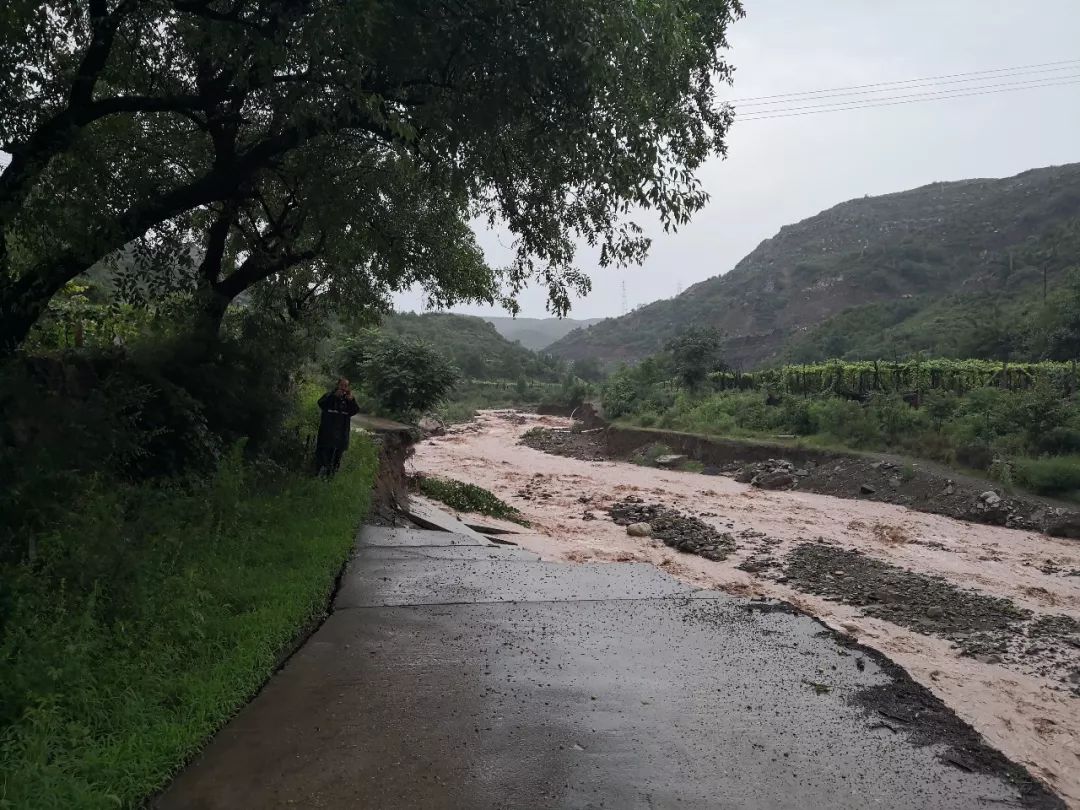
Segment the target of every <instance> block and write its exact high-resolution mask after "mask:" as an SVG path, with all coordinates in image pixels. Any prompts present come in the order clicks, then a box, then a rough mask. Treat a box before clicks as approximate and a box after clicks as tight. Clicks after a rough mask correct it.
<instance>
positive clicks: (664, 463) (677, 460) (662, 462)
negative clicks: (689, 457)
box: [656, 453, 686, 467]
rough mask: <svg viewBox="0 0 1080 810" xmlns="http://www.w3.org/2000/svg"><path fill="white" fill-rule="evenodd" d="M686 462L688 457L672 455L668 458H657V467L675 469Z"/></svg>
mask: <svg viewBox="0 0 1080 810" xmlns="http://www.w3.org/2000/svg"><path fill="white" fill-rule="evenodd" d="M684 461H686V456H683V455H679V454H678V453H672V454H671V455H667V456H657V457H656V466H657V467H674V466H675V465H676V464H682V463H683V462H684Z"/></svg>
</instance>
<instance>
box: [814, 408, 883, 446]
mask: <svg viewBox="0 0 1080 810" xmlns="http://www.w3.org/2000/svg"><path fill="white" fill-rule="evenodd" d="M810 414H811V418H812V423H813V425H814V427H815V431H814V432H815V433H820V434H822V435H823V436H825V437H826V438H828V439H830V440H832V441H835V442H839V443H841V444H845V445H849V446H851V447H862V448H869V447H874V446H875V445H879V444H880V443H881V432H880V426H879V425H878V422H877V420H875V419H874V418H873V416H872V415H871V414H870V412H869V410H868V409H867V408H864V407H863V406H862V405H860V404H859V403H857V402H851V401H850V400H846V399H837V398H832V397H830V398H828V399H819V400H814V401H813V403H812V405H811V406H810Z"/></svg>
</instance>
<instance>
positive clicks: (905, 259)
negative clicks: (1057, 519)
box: [547, 164, 1080, 367]
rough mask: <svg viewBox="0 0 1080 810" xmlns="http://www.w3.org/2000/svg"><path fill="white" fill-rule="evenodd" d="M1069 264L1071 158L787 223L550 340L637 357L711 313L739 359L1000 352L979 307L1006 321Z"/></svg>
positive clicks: (591, 352)
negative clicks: (615, 312) (692, 279)
mask: <svg viewBox="0 0 1080 810" xmlns="http://www.w3.org/2000/svg"><path fill="white" fill-rule="evenodd" d="M1072 266H1080V164H1070V165H1066V166H1054V167H1049V168H1044V169H1033V170H1030V171H1027V172H1024V173H1022V174H1019V175H1017V176H1016V177H1010V178H1007V179H1000V180H962V181H959V182H947V183H933V184H931V185H928V186H923V187H922V188H917V189H913V190H910V191H903V192H899V193H895V194H886V195H883V196H880V197H864V198H861V199H856V200H850V201H848V202H845V203H841V204H840V205H837V206H835V207H833V208H830V209H828V210H826V211H823V212H822V213H820V214H818V215H816V216H813V217H810V218H809V219H805V220H803V221H802V222H799V223H796V224H794V225H787V226H785V227H783V228H781V229H780V232H779V233H778V234H776V236H774V237H772V238H771V239H766V240H765V241H764V242H762V243H761V244H760V245H759V246H758V247H757V248H756V249H754V250H753V251H752V252H751V253H750V254H749V255H747V256H746V257H745V258H743V259H742V260H741V261H740V262H739V263H738V264H737V265H736V266H735V268H734V269H733V270H731V271H730V272H729V273H726V274H724V275H722V276H715V277H713V278H710V279H708V280H707V281H703V282H701V283H699V284H696V285H694V286H693V287H690V288H689V289H687V290H686V291H685V292H683V293H682V294H681V295H679V296H677V297H675V298H671V299H668V300H664V301H657V302H655V303H652V304H649V305H647V306H644V307H641V308H640V309H637V310H635V311H634V312H632V313H630V314H628V315H624V316H622V317H619V318H609V319H607V320H605V321H603V322H601V323H597V324H594V325H593V326H591V327H587V328H583V329H578V330H575V331H573V332H571V333H569V334H568V335H566V336H565V337H563V338H562V339H561V340H559V341H557V342H556V343H554V344H552V345H551V346H549V347H548V349H547V351H549V352H551V353H552V354H555V355H556V356H559V357H564V358H567V359H571V360H573V359H578V358H584V357H594V358H596V359H598V360H601V361H603V362H606V363H614V362H617V361H624V360H625V361H636V360H639V359H641V358H643V357H646V356H647V355H650V354H653V353H654V352H656V351H658V350H659V349H661V348H662V347H663V345H664V344H665V343H666V342H667V341H668V340H670V339H671V338H672V337H673V336H675V335H676V334H678V333H679V332H680V331H682V330H683V329H685V328H686V327H688V326H714V327H716V328H718V329H720V330H721V331H722V332H724V333H725V334H726V335H727V336H728V341H727V356H728V359H729V360H730V361H731V362H733V363H735V364H738V365H740V366H742V367H753V366H759V365H762V364H767V363H770V362H777V361H780V360H787V359H800V360H812V359H824V358H826V357H830V356H848V357H856V356H892V355H893V354H910V353H912V352H916V351H926V352H931V353H935V354H944V355H959V354H971V355H974V356H978V355H980V354H992V353H994V352H1007V351H1008V346H1005V347H1003V348H1001V347H999V348H998V349H995V348H994V345H995V344H994V336H993V335H987V334H986V332H987V329H988V321H997V322H998V325H999V326H1000V327H1002V328H1004V327H1007V326H1010V323H1009V321H1011V320H1015V319H1016V318H1022V317H1026V316H1027V315H1030V313H1031V312H1032V306H1034V303H1035V302H1037V301H1041V300H1042V296H1043V288H1044V285H1046V286H1047V287H1050V288H1052V287H1053V286H1055V285H1056V284H1057V283H1059V282H1060V281H1061V280H1062V278H1063V276H1064V275H1065V272H1066V271H1067V270H1068V268H1070V267H1072ZM1011 325H1012V326H1013V327H1015V323H1013V324H1011ZM991 331H993V328H992V324H991ZM1014 331H1015V330H1014ZM1005 356H1007V354H1006V355H1005Z"/></svg>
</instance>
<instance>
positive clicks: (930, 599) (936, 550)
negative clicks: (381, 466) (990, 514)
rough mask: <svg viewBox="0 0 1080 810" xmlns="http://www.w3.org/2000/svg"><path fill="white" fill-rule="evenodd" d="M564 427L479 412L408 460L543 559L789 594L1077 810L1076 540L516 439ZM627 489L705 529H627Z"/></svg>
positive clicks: (554, 421) (1079, 587) (1079, 607)
mask: <svg viewBox="0 0 1080 810" xmlns="http://www.w3.org/2000/svg"><path fill="white" fill-rule="evenodd" d="M568 425H569V423H568V421H567V420H565V419H559V418H555V417H539V416H526V415H521V414H499V413H485V414H482V415H481V416H480V418H479V419H478V420H477V421H476V422H474V423H471V424H468V425H464V426H461V427H460V428H456V429H454V430H453V431H452V432H451V433H450V434H449V435H447V436H443V437H439V438H436V439H433V440H431V441H428V442H424V443H422V444H420V445H419V446H418V447H417V453H416V456H415V458H414V459H413V461H412V462H411V463H412V464H413V466H414V467H415V468H416V470H417V471H420V472H423V473H425V474H442V475H447V476H451V477H455V478H458V479H462V480H467V481H471V482H473V483H476V484H479V485H481V486H483V487H486V488H488V489H490V490H492V491H493V492H494V493H495V494H496V495H498V496H499V497H501V498H503V499H504V500H506V501H507V502H509V503H511V504H512V505H514V506H515V507H517V508H518V509H520V510H521V511H522V513H523V514H524V516H525V517H526V518H527V519H528V520H529V521H530V522H531V524H532V527H533V528H532V530H531V533H527V534H519V535H517V536H514V537H513V540H514V541H515V542H518V543H520V544H521V545H522V546H524V547H526V548H529V549H531V550H534V551H536V552H538V553H540V554H542V555H545V556H547V557H549V558H552V559H566V560H575V561H614V560H638V561H645V562H650V563H652V564H654V565H657V566H659V567H662V568H664V569H665V570H668V571H670V572H671V573H673V574H675V575H676V576H678V577H680V578H681V579H683V580H685V581H687V582H690V583H693V584H696V585H698V586H700V587H703V588H719V589H722V590H726V591H729V592H732V593H738V594H743V595H747V596H755V595H759V596H769V597H774V598H778V599H783V600H785V601H788V602H790V603H792V604H794V605H796V606H797V607H798V608H799V609H801V610H804V611H806V612H808V613H810V614H812V615H814V616H817V617H819V618H821V619H822V620H823V621H825V622H826V623H827V624H828V625H829V626H831V627H833V628H836V629H838V630H841V631H843V632H845V633H847V634H849V635H851V636H852V637H854V638H855V639H857V640H858V641H859V642H861V643H863V644H865V645H867V646H869V647H872V648H874V649H877V650H879V651H880V652H882V653H884V654H885V655H887V656H888V657H889V658H891V659H892V660H894V661H896V662H897V663H898V664H899V665H901V666H903V667H904V668H905V669H906V670H907V671H908V672H909V673H910V674H911V675H912V677H913V678H915V680H916V681H918V682H919V683H921V684H922V685H924V686H926V687H927V688H928V689H929V690H930V691H931V692H933V693H934V694H935V695H936V696H937V697H939V698H940V699H942V700H943V701H944V702H945V703H946V704H947V705H948V706H950V707H951V708H952V709H954V710H955V711H956V712H957V713H958V714H959V715H960V716H961V717H962V718H963V719H964V720H966V721H967V722H969V723H970V724H971V725H972V726H973V727H974V728H976V729H977V730H978V731H979V732H980V733H981V734H983V735H984V736H985V737H986V738H987V740H988V741H989V742H990V743H991V744H992V745H993V746H995V747H997V748H999V749H1000V750H1002V751H1003V752H1004V753H1005V754H1006V755H1007V756H1009V757H1010V758H1012V759H1013V760H1015V761H1017V762H1020V763H1022V764H1024V765H1025V766H1027V767H1029V768H1030V769H1031V771H1032V772H1033V773H1034V774H1036V775H1037V776H1038V777H1040V778H1042V779H1044V780H1046V781H1047V782H1048V783H1050V784H1051V785H1053V786H1054V787H1055V788H1056V789H1057V790H1058V791H1059V792H1060V793H1061V795H1062V796H1063V797H1065V798H1066V800H1067V801H1069V802H1070V803H1071V804H1072V805H1073V806H1078V807H1080V699H1078V698H1077V697H1076V696H1075V694H1074V692H1073V686H1074V684H1073V682H1072V681H1071V678H1072V673H1073V672H1075V667H1076V665H1077V655H1076V654H1075V652H1076V648H1074V647H1070V643H1071V642H1072V641H1074V640H1075V635H1074V630H1075V622H1076V621H1077V620H1080V577H1078V576H1076V575H1075V572H1077V571H1080V544H1077V543H1075V542H1074V541H1069V540H1059V539H1054V538H1049V537H1046V536H1044V535H1040V534H1036V533H1034V532H1028V531H1020V530H1015V529H1007V528H1004V527H999V526H985V525H973V524H971V523H966V522H961V521H959V520H954V519H950V518H947V517H943V516H940V515H934V514H926V513H923V512H916V511H912V510H910V509H906V508H904V507H902V506H898V505H894V504H889V503H881V502H873V501H869V500H865V499H864V500H860V499H840V498H836V497H829V496H827V495H820V494H815V493H811V492H806V491H800V490H799V489H796V490H794V491H764V490H761V489H756V488H753V487H751V486H749V485H748V484H742V483H739V482H736V481H734V480H732V479H730V478H727V477H723V476H715V477H705V476H702V475H700V474H696V473H687V472H677V471H668V470H663V469H655V468H648V467H640V466H636V465H631V464H625V463H616V462H611V461H593V460H581V459H579V458H573V457H560V456H555V455H551V454H549V453H544V452H540V451H537V450H534V449H532V448H529V447H523V446H521V445H520V444H518V441H519V439H520V437H521V436H522V435H523V434H524V433H525V432H526V431H528V430H529V429H530V428H533V427H538V426H539V427H547V428H565V427H568ZM579 435H580V434H579ZM590 435H592V436H594V435H596V434H585V439H584V440H588V437H589V436H590ZM574 441H579V440H578V439H575V440H574ZM587 458H588V457H587ZM629 498H635V499H639V501H638V503H639V505H640V506H648V505H656V506H657V507H662V508H663V509H666V510H676V511H677V512H679V513H680V514H681V515H684V516H687V517H691V518H694V519H695V521H700V522H702V523H705V524H707V525H708V526H710V527H712V528H713V529H714V530H715V532H716V535H715V537H713V536H709V537H707V538H705V541H702V540H701V539H700V537H699V538H698V539H694V538H693V537H690V538H686V537H680V536H678V535H677V534H676V535H670V536H668V537H657V538H651V537H631V536H629V535H628V534H627V529H626V527H625V526H624V525H619V524H618V523H616V522H615V520H614V519H613V518H612V516H611V515H610V514H609V510H611V509H612V508H613V507H617V506H618V505H619V504H621V503H622V504H625V503H626V502H627V501H628V499H629ZM616 517H619V514H618V511H616ZM626 517H632V515H628V514H625V513H624V514H623V515H622V518H623V519H625V518H626ZM485 522H490V521H489V520H486V519H485ZM667 525H668V526H669V528H670V527H671V526H675V528H676V530H677V529H678V526H679V525H681V524H680V522H679V521H674V522H671V521H669V523H668V524H667ZM687 525H690V526H696V523H688V524H687ZM507 528H511V529H513V528H515V527H512V526H510V527H507ZM695 531H696V529H695ZM672 537H674V539H672ZM717 538H718V539H717ZM685 540H689V541H690V542H696V543H697V544H698V548H699V549H700V548H702V547H704V548H716V549H721V548H723V551H724V553H723V554H717V555H716V556H721V557H723V558H722V559H706V558H705V557H703V556H701V555H700V554H699V553H696V552H691V553H687V552H683V551H680V550H679V544H680V543H682V542H684V541H685ZM729 544H730V545H731V546H733V549H732V550H731V551H730V552H728V545H729ZM687 547H689V546H687ZM807 548H809V550H807ZM848 571H850V572H851V576H850V577H849V576H848ZM837 572H839V575H838V573H837ZM844 580H847V581H848V583H849V584H848V583H845V582H844ZM864 580H866V582H864ZM867 583H869V584H867ZM981 597H985V599H984V598H981ZM1044 648H1045V649H1044Z"/></svg>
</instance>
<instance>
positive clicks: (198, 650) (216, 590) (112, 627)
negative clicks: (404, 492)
mask: <svg viewBox="0 0 1080 810" xmlns="http://www.w3.org/2000/svg"><path fill="white" fill-rule="evenodd" d="M375 468H376V456H375V450H374V448H373V446H372V445H371V443H370V442H368V441H365V440H364V439H363V438H362V437H355V438H354V441H353V444H352V447H351V448H350V450H349V452H348V453H346V455H345V461H344V464H343V468H342V470H341V472H340V474H339V475H338V476H337V477H336V478H335V479H334V480H333V481H331V482H329V483H327V482H324V481H321V480H316V479H313V478H311V477H309V476H306V475H299V474H289V475H280V474H279V475H274V476H268V475H263V476H259V475H256V472H257V471H255V470H252V469H250V468H248V466H247V465H245V464H243V463H242V462H241V461H240V456H239V453H238V452H237V453H234V454H233V456H232V457H231V458H230V459H229V460H227V461H226V463H224V464H223V465H222V468H221V470H220V471H219V473H218V475H217V477H216V478H215V479H214V480H213V481H212V482H210V483H209V484H207V485H205V486H203V487H199V488H195V489H190V490H187V491H184V490H180V489H178V488H177V489H174V490H164V491H163V490H160V489H150V488H148V487H143V488H139V487H134V486H127V487H125V486H120V485H117V484H115V483H113V484H108V485H106V484H103V483H102V484H97V485H92V486H90V487H89V488H88V490H87V491H85V492H84V493H82V494H81V495H79V496H78V498H77V502H75V503H73V504H72V505H71V506H72V508H71V512H70V515H69V516H68V519H67V520H65V521H64V522H63V524H62V525H57V526H55V527H54V528H53V529H52V530H51V531H50V532H48V533H47V534H43V536H42V537H41V538H39V542H38V547H39V556H38V558H37V559H36V560H35V562H34V563H33V564H32V565H31V564H22V565H19V566H16V567H14V568H12V567H10V566H9V568H8V569H6V570H4V571H0V574H2V575H3V580H2V589H0V603H2V612H0V621H2V625H0V633H2V635H0V807H3V808H72V807H78V808H116V807H136V806H138V805H139V804H140V803H142V802H143V801H144V800H145V798H146V797H147V796H149V795H151V794H153V793H154V792H155V791H157V790H158V789H160V788H161V787H162V786H163V785H165V784H167V782H168V781H169V779H170V777H171V775H172V774H174V773H175V772H176V771H177V770H178V768H179V767H181V766H182V764H183V763H184V762H185V761H186V760H187V759H188V758H190V757H191V756H192V755H193V754H194V753H195V752H197V751H198V750H199V748H200V747H201V746H202V745H203V744H204V743H205V741H206V740H207V739H208V738H209V737H210V735H212V734H213V733H214V732H215V731H216V730H217V729H218V728H220V727H221V726H222V725H223V724H224V723H225V722H226V721H227V720H228V719H229V717H230V716H231V715H232V714H233V713H234V712H235V711H236V710H237V709H238V708H239V707H240V706H242V705H243V704H244V703H245V702H246V701H247V700H248V699H249V698H250V697H251V696H252V695H253V694H254V693H255V692H256V691H257V689H258V688H259V687H260V685H261V684H262V683H263V682H264V681H265V680H266V678H267V677H268V676H269V675H270V674H271V672H272V671H273V668H274V666H275V664H276V662H277V660H278V657H279V655H280V654H281V651H282V650H283V649H284V648H285V647H286V645H288V644H289V642H290V641H291V640H292V639H293V638H294V637H295V636H296V634H297V632H298V631H299V630H300V629H301V628H302V627H304V626H305V624H307V623H309V622H310V621H311V620H312V619H313V618H314V617H316V616H318V615H319V614H320V613H321V612H322V611H323V610H324V608H325V605H326V600H327V598H328V595H329V591H330V588H331V587H332V583H333V580H334V576H335V574H336V572H337V571H338V570H339V569H340V566H341V565H342V563H343V561H344V560H345V558H346V556H347V555H348V552H349V550H350V548H351V546H352V543H353V539H354V536H355V532H356V528H357V525H358V523H359V522H360V520H361V519H362V517H363V516H364V515H365V513H366V511H367V509H368V506H369V497H370V496H369V492H370V488H371V484H372V481H373V479H374V473H375Z"/></svg>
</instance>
